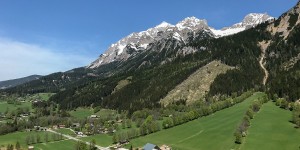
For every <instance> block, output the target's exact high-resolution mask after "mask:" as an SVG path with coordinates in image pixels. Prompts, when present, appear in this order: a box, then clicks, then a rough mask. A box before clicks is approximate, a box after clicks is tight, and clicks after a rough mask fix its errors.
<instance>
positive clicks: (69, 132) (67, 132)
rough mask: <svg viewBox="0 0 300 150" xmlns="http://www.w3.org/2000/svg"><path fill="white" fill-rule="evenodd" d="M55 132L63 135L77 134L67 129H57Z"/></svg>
mask: <svg viewBox="0 0 300 150" xmlns="http://www.w3.org/2000/svg"><path fill="white" fill-rule="evenodd" d="M55 131H56V132H58V133H62V134H67V135H75V133H74V132H73V131H71V130H70V129H66V128H62V129H57V130H55Z"/></svg>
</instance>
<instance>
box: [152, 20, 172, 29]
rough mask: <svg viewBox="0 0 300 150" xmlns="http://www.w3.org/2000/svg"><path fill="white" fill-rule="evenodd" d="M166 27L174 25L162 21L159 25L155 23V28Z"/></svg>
mask: <svg viewBox="0 0 300 150" xmlns="http://www.w3.org/2000/svg"><path fill="white" fill-rule="evenodd" d="M168 27H174V25H172V24H170V23H168V22H165V21H163V22H162V23H160V24H159V25H157V26H156V27H155V28H168Z"/></svg>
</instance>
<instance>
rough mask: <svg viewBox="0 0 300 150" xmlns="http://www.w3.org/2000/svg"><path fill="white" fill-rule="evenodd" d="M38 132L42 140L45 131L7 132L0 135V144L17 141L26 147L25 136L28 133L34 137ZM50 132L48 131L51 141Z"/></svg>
mask: <svg viewBox="0 0 300 150" xmlns="http://www.w3.org/2000/svg"><path fill="white" fill-rule="evenodd" d="M37 134H39V135H40V137H41V141H42V142H44V137H45V132H34V131H33V132H14V133H9V134H6V135H1V136H0V145H5V146H6V145H7V144H13V145H15V144H16V143H17V141H19V142H20V144H21V147H23V148H24V147H27V145H26V137H27V136H28V135H34V136H35V138H36V135H37ZM51 135H52V133H49V132H48V137H49V141H52V136H51Z"/></svg>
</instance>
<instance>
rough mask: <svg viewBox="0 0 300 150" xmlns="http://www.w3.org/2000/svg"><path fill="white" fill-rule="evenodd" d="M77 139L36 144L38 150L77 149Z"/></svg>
mask: <svg viewBox="0 0 300 150" xmlns="http://www.w3.org/2000/svg"><path fill="white" fill-rule="evenodd" d="M75 144H76V141H74V140H63V141H55V142H49V143H40V144H35V145H34V148H35V149H36V150H73V149H75Z"/></svg>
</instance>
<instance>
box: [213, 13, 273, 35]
mask: <svg viewBox="0 0 300 150" xmlns="http://www.w3.org/2000/svg"><path fill="white" fill-rule="evenodd" d="M274 19H275V18H274V17H271V16H269V15H268V14H266V13H264V14H261V13H250V14H248V15H247V16H245V18H244V19H243V21H242V22H240V23H237V24H234V25H232V26H231V27H225V28H222V29H221V30H216V29H214V28H210V30H211V31H212V32H213V33H214V34H215V35H216V37H217V38H218V37H223V36H228V35H232V34H236V33H239V32H242V31H244V30H246V29H249V28H252V27H255V26H257V25H258V24H261V23H264V22H266V21H271V20H274Z"/></svg>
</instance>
